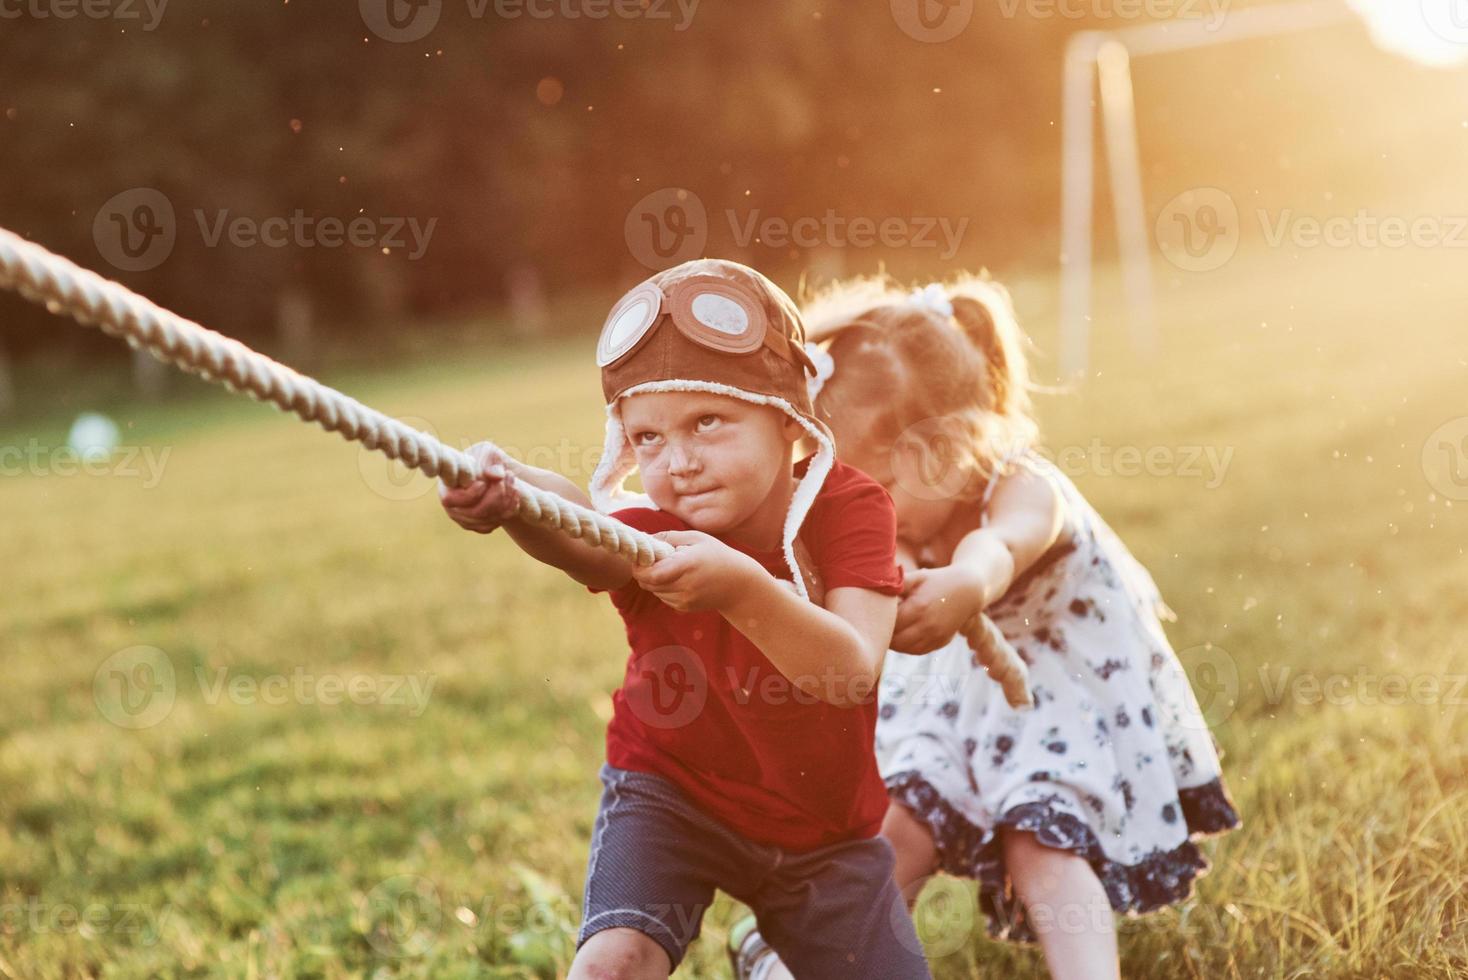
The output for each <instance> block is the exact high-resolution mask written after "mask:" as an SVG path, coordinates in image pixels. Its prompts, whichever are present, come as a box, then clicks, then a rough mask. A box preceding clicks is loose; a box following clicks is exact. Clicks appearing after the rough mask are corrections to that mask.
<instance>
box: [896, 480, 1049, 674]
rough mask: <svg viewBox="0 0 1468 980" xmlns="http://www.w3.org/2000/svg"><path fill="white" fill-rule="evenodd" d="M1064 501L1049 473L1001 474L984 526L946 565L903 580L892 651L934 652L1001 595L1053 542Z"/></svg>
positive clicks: (966, 539) (962, 541) (968, 536)
mask: <svg viewBox="0 0 1468 980" xmlns="http://www.w3.org/2000/svg"><path fill="white" fill-rule="evenodd" d="M1064 506H1065V504H1064V501H1063V500H1062V499H1061V497H1060V492H1059V491H1058V490H1056V488H1055V486H1054V485H1053V484H1052V483H1051V482H1050V481H1049V480H1047V479H1046V478H1045V477H1043V476H1041V475H1040V474H1038V473H1035V472H1034V471H1032V470H1028V469H1024V468H1020V469H1018V470H1016V471H1015V472H1013V473H1010V474H1009V475H1007V476H1003V477H1000V478H999V483H998V485H997V486H996V487H995V488H994V494H993V496H992V497H991V499H990V501H989V506H988V508H987V511H986V516H987V523H986V524H985V526H984V527H981V528H978V529H976V530H973V531H970V532H969V533H968V534H966V535H964V536H963V537H962V538H961V539H960V540H959V542H958V545H957V546H956V547H955V548H954V549H953V557H952V559H951V560H950V562H949V564H948V565H946V566H944V567H942V568H928V569H919V570H917V571H914V572H910V573H908V575H907V577H906V579H905V580H904V582H903V587H902V588H903V592H902V594H903V600H902V605H901V607H900V608H899V609H898V612H897V628H896V631H895V633H894V635H893V637H892V649H894V650H898V651H900V652H902V653H914V654H918V653H931V652H933V651H934V650H937V649H939V648H940V647H942V646H944V645H945V644H946V643H947V642H948V641H949V639H950V638H952V636H953V635H954V634H955V633H957V632H958V631H959V630H961V629H962V628H963V627H964V625H965V624H966V623H968V621H969V620H971V619H972V618H973V617H974V616H976V615H978V614H979V613H981V612H983V611H984V609H986V608H987V607H988V606H989V605H990V604H991V603H993V602H994V601H995V600H997V599H998V598H999V597H1000V596H1002V595H1004V593H1005V592H1008V591H1009V587H1010V586H1011V585H1012V584H1014V580H1015V579H1016V578H1018V577H1019V576H1020V575H1022V574H1024V572H1025V570H1026V569H1028V568H1029V567H1030V566H1031V565H1033V564H1034V563H1035V562H1036V561H1037V560H1038V559H1039V557H1040V556H1041V555H1043V554H1044V553H1045V550H1046V549H1047V548H1049V547H1050V546H1051V545H1052V544H1054V543H1055V539H1056V538H1057V537H1059V536H1060V529H1061V527H1062V526H1063V525H1064V520H1065V513H1064Z"/></svg>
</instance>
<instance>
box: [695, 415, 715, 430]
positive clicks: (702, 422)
mask: <svg viewBox="0 0 1468 980" xmlns="http://www.w3.org/2000/svg"><path fill="white" fill-rule="evenodd" d="M719 421H720V419H719V417H718V416H717V415H704V416H701V417H700V418H699V420H698V427H699V428H700V429H708V428H712V427H713V426H716V425H718V424H719Z"/></svg>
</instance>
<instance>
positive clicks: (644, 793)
mask: <svg viewBox="0 0 1468 980" xmlns="http://www.w3.org/2000/svg"><path fill="white" fill-rule="evenodd" d="M803 341H804V327H803V325H802V324H801V321H800V315H799V313H798V312H797V310H796V308H795V305H794V303H792V302H791V300H790V298H789V297H788V296H786V295H785V293H784V292H783V291H781V290H780V289H779V287H778V286H776V285H775V284H774V283H772V282H770V281H769V280H768V279H766V278H765V277H764V276H762V275H760V274H759V273H758V272H755V271H754V270H753V269H749V268H747V267H745V266H742V265H739V264H737V263H733V262H725V261H719V260H711V259H702V260H698V261H695V262H689V263H685V264H683V265H681V266H678V267H676V268H673V269H670V270H668V271H666V272H662V273H659V274H658V275H655V276H653V277H652V278H650V279H649V280H647V281H646V282H644V283H642V284H641V285H640V286H638V287H636V288H635V289H633V290H632V291H631V292H630V293H628V294H627V295H626V296H625V297H623V299H622V300H621V301H620V302H618V304H617V305H616V306H615V307H613V309H612V311H611V314H610V315H609V316H608V317H607V321H606V324H605V326H604V327H603V330H602V335H601V339H600V341H599V343H598V345H597V363H598V364H599V365H600V367H601V369H602V388H603V392H604V394H605V395H606V399H607V444H606V451H605V453H604V455H603V456H602V459H601V463H600V465H599V466H598V467H597V471H596V473H595V474H594V475H593V477H592V483H591V498H592V501H594V503H595V504H596V506H597V507H598V508H599V509H601V510H602V511H612V510H614V509H615V511H616V513H615V516H616V517H618V518H619V519H620V520H622V521H624V522H625V523H627V524H629V525H631V526H633V527H636V528H639V529H641V530H644V531H647V532H649V533H654V534H657V535H658V537H660V538H662V539H663V540H665V541H667V542H668V543H670V544H672V545H674V546H675V548H676V552H675V553H674V554H673V555H672V556H671V557H669V558H665V559H662V560H660V561H658V562H657V563H656V564H655V565H652V566H650V567H636V566H633V565H632V564H631V563H629V562H628V561H626V560H625V559H623V558H620V557H618V556H616V555H613V554H610V553H608V552H606V551H603V550H601V549H599V548H596V547H594V546H592V545H589V544H586V543H585V542H582V541H577V540H575V539H572V538H569V537H566V536H564V535H561V534H559V533H558V532H555V531H552V530H549V529H546V528H542V527H539V526H535V525H531V524H529V523H526V522H523V521H518V520H516V519H515V516H514V515H515V510H516V507H517V498H516V496H515V493H514V485H515V481H516V480H526V481H529V482H531V483H533V484H534V485H536V486H539V487H542V488H544V489H547V490H552V491H554V492H556V493H558V494H560V495H562V496H564V497H567V498H568V499H571V500H575V501H577V502H579V503H585V502H587V501H586V497H585V496H584V495H583V494H581V493H580V492H579V491H578V490H577V488H576V487H575V486H574V485H573V484H571V483H570V482H569V481H568V480H566V479H565V478H563V477H560V476H558V475H556V474H553V473H549V472H547V471H545V470H539V469H535V468H532V467H527V466H524V465H523V464H520V463H517V462H515V461H513V460H510V459H508V458H506V457H504V456H502V455H499V454H494V453H489V452H480V453H479V454H478V455H479V456H480V457H481V458H482V459H483V461H484V464H485V469H484V476H483V478H482V479H481V480H478V481H476V482H475V483H474V484H473V485H472V486H470V487H467V488H463V489H456V490H448V489H447V488H441V489H440V497H441V499H442V501H443V505H444V507H445V509H446V510H447V511H448V513H449V515H450V516H451V517H452V518H453V519H454V520H455V521H456V522H457V523H459V524H460V525H462V526H463V527H466V528H468V529H470V530H474V531H479V532H482V533H488V532H490V531H493V530H494V529H495V528H497V527H500V526H503V527H505V529H506V530H507V531H508V533H509V534H510V536H511V537H512V538H513V539H514V541H515V542H516V543H517V544H518V545H519V546H520V547H521V548H522V549H523V550H524V551H526V552H527V553H528V554H530V555H531V556H532V557H534V558H536V559H538V560H540V561H543V562H546V563H547V564H550V565H554V566H556V567H557V568H560V569H562V570H563V571H565V572H566V573H567V574H568V575H570V576H571V577H572V578H573V579H575V580H576V581H578V582H580V583H582V584H584V585H586V586H588V587H589V588H590V589H591V590H592V591H595V592H601V591H606V592H608V593H609V594H610V597H611V599H612V602H613V604H614V605H615V606H616V608H617V610H618V612H619V613H620V614H621V616H622V619H623V621H624V623H625V625H626V628H627V639H628V643H629V645H630V647H631V656H630V658H629V660H628V664H627V672H626V675H625V678H624V681H623V685H622V688H621V690H619V691H617V692H616V693H615V694H614V695H613V698H612V701H613V717H612V721H611V723H610V724H609V725H608V728H607V764H606V765H605V766H604V767H603V768H602V773H601V778H602V782H603V785H604V790H603V794H602V799H601V806H600V810H599V812H598V815H597V821H596V829H595V831H594V836H593V839H592V843H591V856H590V861H589V866H588V870H587V877H586V892H585V908H584V914H583V920H582V926H581V933H580V936H579V937H578V950H577V954H576V958H575V961H574V962H573V964H572V967H571V973H570V976H571V977H572V978H584V977H638V978H641V977H666V976H668V974H669V973H671V972H672V970H674V969H675V968H676V967H677V966H678V963H679V962H680V961H681V960H682V958H683V955H684V953H685V952H686V950H687V948H688V945H689V944H690V943H691V942H692V941H693V939H694V938H696V937H697V935H698V931H699V925H700V923H701V921H702V917H703V913H704V911H705V910H706V909H707V907H708V905H709V904H710V902H711V901H712V900H713V893H714V890H715V888H721V889H723V890H724V891H725V892H727V893H729V894H730V895H732V896H734V897H735V898H737V899H739V900H741V901H743V902H745V903H746V904H748V905H749V906H750V907H751V908H752V909H753V910H754V912H755V915H756V918H757V920H758V923H759V927H760V930H761V932H762V933H763V934H764V936H765V938H766V940H767V941H768V942H769V944H770V945H771V946H773V947H774V948H775V949H776V950H777V951H778V952H779V953H780V956H781V958H782V959H783V960H784V961H785V963H786V964H788V965H789V966H790V967H791V969H792V970H793V971H794V973H795V974H796V975H797V976H799V977H802V978H807V977H810V978H826V977H832V978H835V977H841V978H849V977H853V976H861V977H881V978H883V980H902V978H909V977H927V976H928V975H929V974H928V970H927V967H926V965H925V963H924V960H923V956H922V949H921V946H920V945H919V943H918V941H917V937H916V934H915V933H914V931H913V927H912V922H911V920H910V919H909V918H908V915H907V910H906V906H905V904H904V902H903V901H902V897H901V895H900V894H899V893H898V891H897V889H896V886H895V885H894V884H893V881H892V865H893V858H892V849H891V847H890V845H888V844H887V843H886V841H885V840H883V839H882V838H881V837H878V836H877V832H878V830H879V829H880V826H881V821H882V816H883V814H884V812H885V811H886V806H887V800H886V794H885V792H884V790H883V786H882V781H881V779H880V777H879V776H878V774H877V768H876V763H875V759H874V756H873V749H872V746H873V733H874V726H875V722H876V705H875V697H874V689H875V686H876V683H877V679H878V674H879V671H880V667H881V663H882V659H883V656H884V654H885V653H886V649H887V645H888V643H889V642H890V640H891V636H892V626H893V622H894V620H895V616H896V609H897V595H898V594H899V592H900V591H901V583H902V573H901V570H900V569H899V568H898V566H897V564H896V562H895V558H894V554H895V548H896V529H895V519H894V516H893V510H892V503H891V500H890V498H889V497H888V496H887V495H886V493H885V492H884V491H883V490H882V489H881V487H879V486H878V485H877V484H876V483H874V482H873V481H871V480H870V479H869V478H867V477H866V476H864V475H863V474H862V473H861V472H860V471H858V470H855V469H852V468H851V467H848V466H845V465H844V464H841V463H839V462H837V461H836V458H835V447H834V443H833V441H832V439H831V435H830V431H829V430H828V429H827V428H826V427H825V426H824V425H822V424H821V423H819V422H818V421H817V420H816V419H815V418H814V416H813V414H812V411H811V405H810V397H809V395H808V393H807V387H806V372H807V371H809V372H810V373H811V374H814V373H815V368H814V366H813V365H812V364H811V362H810V358H809V356H808V355H807V354H806V352H805V350H804V347H803V346H802V345H803ZM802 435H804V436H808V437H809V438H810V439H811V440H812V441H813V442H814V443H815V445H816V446H817V447H818V448H817V450H816V452H814V453H813V454H811V455H810V456H808V457H806V458H805V459H802V460H800V461H799V462H798V463H794V464H792V449H793V447H794V444H795V442H796V441H797V440H798V439H799V438H800V437H801V436H802ZM634 470H640V471H641V476H642V481H643V485H644V488H645V490H646V494H645V495H644V496H639V497H632V496H630V495H628V494H626V493H625V492H624V491H623V489H622V485H623V483H624V482H625V480H626V479H627V477H628V476H629V475H631V473H632V472H633V471H634ZM797 551H799V556H800V557H803V558H804V559H805V561H804V563H803V564H804V567H802V562H801V561H800V560H798V557H797ZM786 579H788V581H785V580H786Z"/></svg>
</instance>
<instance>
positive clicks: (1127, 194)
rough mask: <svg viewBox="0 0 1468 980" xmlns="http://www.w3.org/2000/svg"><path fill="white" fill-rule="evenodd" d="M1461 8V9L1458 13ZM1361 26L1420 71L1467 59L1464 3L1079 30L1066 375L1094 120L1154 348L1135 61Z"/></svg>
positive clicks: (1086, 315)
mask: <svg viewBox="0 0 1468 980" xmlns="http://www.w3.org/2000/svg"><path fill="white" fill-rule="evenodd" d="M1460 8H1462V9H1460ZM1356 17H1362V18H1364V19H1365V21H1366V23H1367V26H1368V27H1369V29H1370V30H1371V34H1372V37H1373V38H1374V39H1375V41H1376V42H1377V44H1378V45H1380V46H1381V47H1383V48H1385V49H1387V50H1390V51H1393V52H1395V53H1398V54H1402V55H1406V56H1408V57H1411V58H1413V59H1414V60H1417V61H1419V62H1421V63H1423V64H1427V65H1433V66H1439V67H1447V66H1451V65H1456V64H1461V63H1462V62H1463V61H1465V60H1468V2H1465V0H1293V2H1285V3H1277V4H1271V5H1267V6H1257V7H1248V8H1245V9H1241V10H1235V11H1229V12H1228V13H1227V14H1226V15H1225V16H1224V17H1222V18H1221V19H1220V20H1219V22H1217V23H1213V22H1210V21H1205V20H1171V21H1159V22H1155V23H1148V24H1141V25H1136V26H1132V27H1127V28H1123V29H1121V30H1115V31H1082V32H1080V33H1078V34H1076V35H1075V36H1074V37H1072V38H1071V40H1070V43H1069V46H1068V48H1067V50H1066V56H1065V69H1064V70H1065V77H1064V89H1063V92H1064V94H1063V99H1064V105H1063V107H1062V135H1061V153H1062V161H1061V173H1062V177H1061V216H1060V223H1061V244H1060V283H1061V285H1060V341H1059V342H1060V371H1061V375H1062V376H1063V377H1065V378H1067V379H1072V380H1074V379H1077V378H1079V377H1083V376H1084V375H1085V374H1086V372H1087V370H1088V367H1089V363H1090V343H1091V280H1092V268H1091V263H1092V247H1091V241H1092V233H1093V225H1094V222H1095V176H1096V161H1095V152H1094V142H1095V131H1094V125H1095V115H1096V109H1097V106H1098V100H1097V99H1095V97H1094V95H1095V92H1096V90H1097V87H1098V85H1099V92H1100V99H1099V108H1100V114H1101V129H1102V145H1103V146H1104V148H1105V153H1106V169H1107V174H1108V177H1109V179H1110V185H1111V202H1112V212H1113V214H1114V216H1115V222H1116V238H1117V250H1118V255H1119V261H1120V269H1121V278H1122V289H1123V295H1124V297H1125V303H1126V309H1127V316H1126V321H1127V329H1128V331H1129V333H1130V335H1131V342H1132V344H1133V346H1134V347H1136V348H1137V349H1138V350H1142V351H1146V350H1149V349H1152V348H1154V347H1155V346H1156V344H1157V324H1156V320H1155V316H1154V313H1153V302H1152V300H1153V287H1152V270H1151V265H1150V231H1149V229H1148V226H1147V220H1146V214H1145V209H1144V204H1143V195H1142V169H1141V160H1140V155H1139V151H1138V141H1137V121H1136V108H1135V98H1134V95H1133V91H1132V70H1131V64H1132V61H1133V60H1134V59H1136V58H1143V57H1147V56H1148V55H1156V54H1166V53H1173V52H1178V51H1185V50H1189V49H1193V48H1203V47H1211V46H1214V45H1219V44H1234V43H1239V42H1243V41H1250V40H1257V39H1260V38H1268V37H1277V36H1280V35H1285V34H1297V33H1300V32H1304V31H1312V30H1317V29H1320V28H1325V27H1330V26H1333V25H1336V24H1340V23H1341V22H1343V21H1347V20H1351V19H1353V18H1356Z"/></svg>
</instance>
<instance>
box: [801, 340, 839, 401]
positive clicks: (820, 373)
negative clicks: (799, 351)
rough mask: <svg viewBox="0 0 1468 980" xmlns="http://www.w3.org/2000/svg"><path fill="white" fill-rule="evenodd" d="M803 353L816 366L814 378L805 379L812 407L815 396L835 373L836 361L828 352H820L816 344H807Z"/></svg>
mask: <svg viewBox="0 0 1468 980" xmlns="http://www.w3.org/2000/svg"><path fill="white" fill-rule="evenodd" d="M805 352H806V353H807V354H809V355H810V360H811V363H812V364H814V365H815V366H816V376H815V377H814V378H806V379H805V387H806V390H807V391H809V392H810V401H811V404H812V405H814V404H815V401H816V396H817V395H819V394H820V393H821V389H822V388H824V387H825V386H826V380H827V379H828V378H830V377H831V375H833V374H835V373H836V359H835V358H834V357H832V356H831V354H830V352H829V351H824V350H822V349H821V348H820V347H819V346H818V345H816V344H811V343H807V344H806V345H805Z"/></svg>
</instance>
